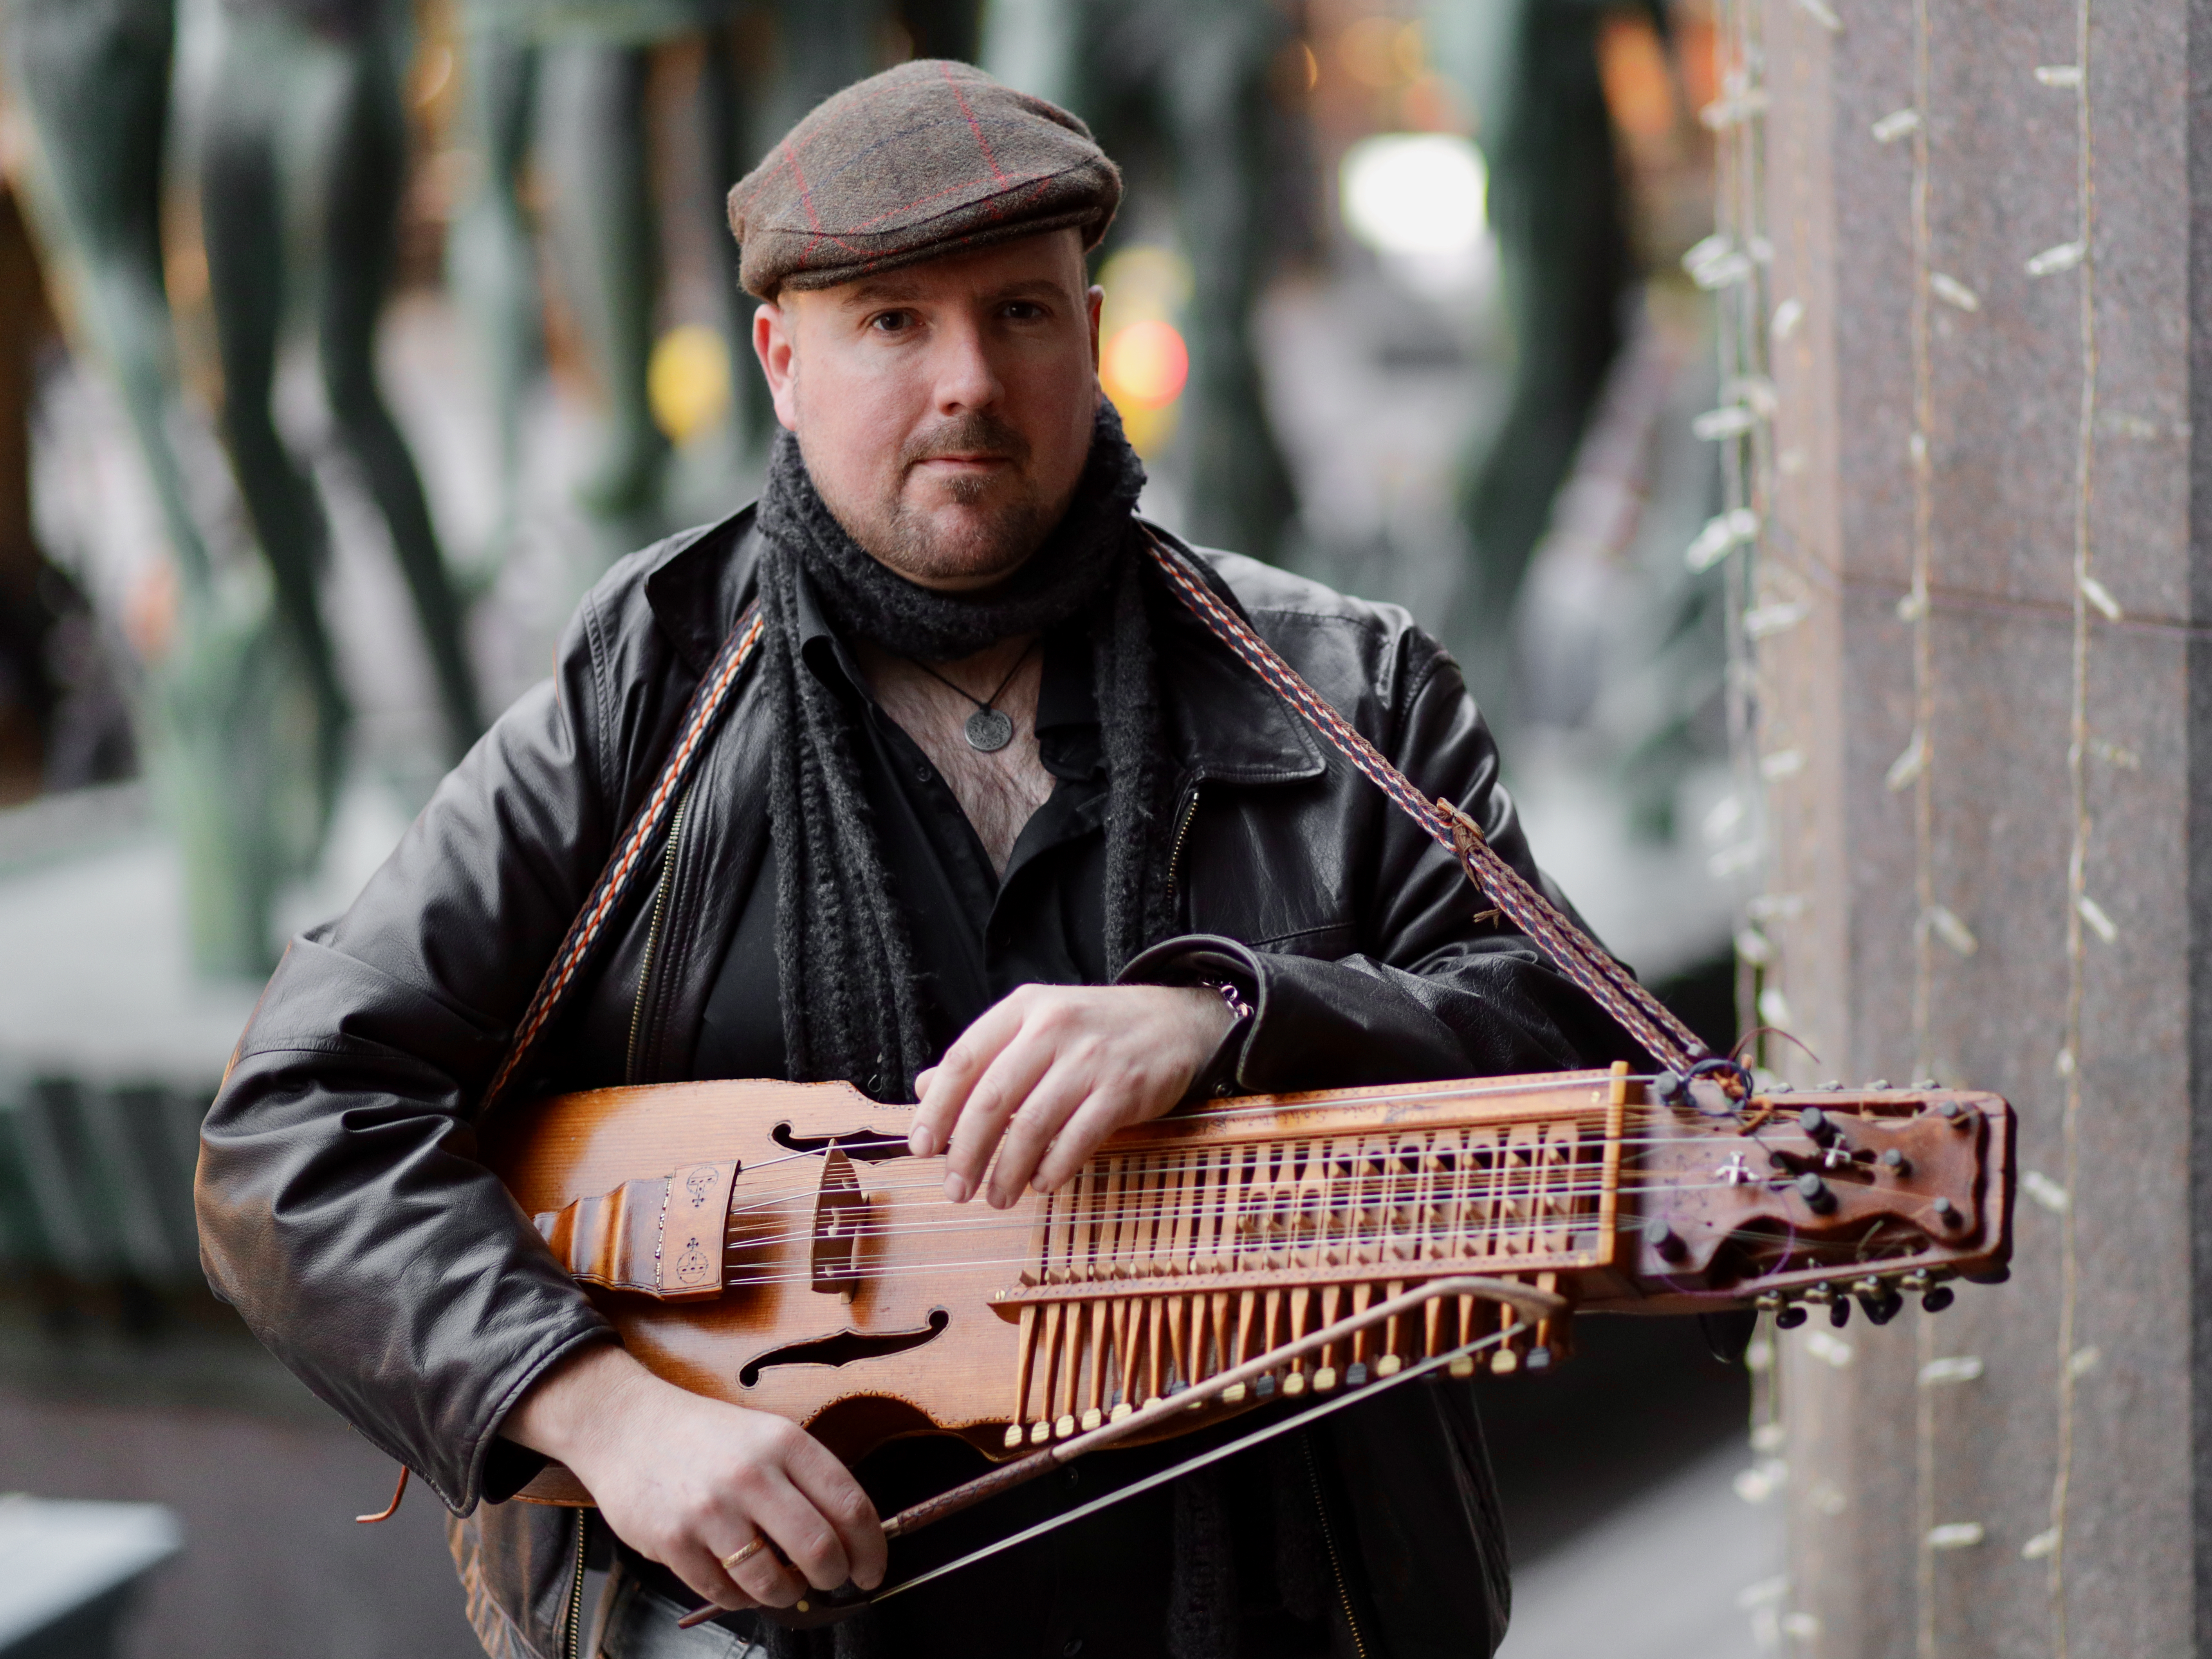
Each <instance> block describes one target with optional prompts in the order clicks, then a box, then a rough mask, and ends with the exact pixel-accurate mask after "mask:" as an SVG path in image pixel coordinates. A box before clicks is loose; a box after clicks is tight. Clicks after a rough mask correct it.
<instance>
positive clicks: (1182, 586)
mask: <svg viewBox="0 0 2212 1659" xmlns="http://www.w3.org/2000/svg"><path fill="white" fill-rule="evenodd" d="M1145 534H1146V542H1147V543H1148V544H1149V546H1150V548H1151V550H1152V559H1153V562H1155V563H1157V564H1158V566H1159V568H1160V571H1161V574H1164V575H1165V576H1166V578H1167V579H1168V586H1170V588H1171V589H1173V590H1174V592H1175V594H1176V598H1178V599H1181V600H1182V602H1183V604H1184V605H1188V607H1189V608H1190V609H1191V611H1193V612H1194V613H1195V614H1196V616H1197V617H1198V619H1199V620H1200V622H1202V623H1205V624H1206V627H1207V628H1209V629H1212V632H1213V635H1214V636H1215V637H1216V638H1217V639H1218V640H1219V641H1221V642H1222V643H1223V644H1224V645H1225V646H1227V647H1229V648H1230V649H1231V651H1233V652H1234V653H1237V657H1238V658H1240V659H1242V660H1243V663H1244V665H1246V666H1247V667H1249V669H1251V671H1253V672H1254V673H1255V674H1257V675H1258V676H1259V677H1260V678H1261V679H1262V680H1265V681H1266V682H1267V685H1268V688H1269V689H1270V690H1273V692H1274V694H1275V695H1276V696H1279V697H1280V698H1281V699H1282V700H1283V701H1284V702H1286V703H1288V704H1289V705H1290V706H1291V709H1292V710H1293V711H1294V712H1295V713H1296V714H1298V715H1299V716H1300V717H1301V718H1303V719H1304V720H1305V722H1306V724H1307V725H1309V726H1312V727H1313V729H1314V730H1315V731H1316V732H1319V733H1320V734H1321V735H1322V738H1324V739H1326V740H1327V741H1328V744H1329V745H1330V746H1331V747H1333V748H1334V749H1335V750H1337V752H1338V753H1340V754H1341V755H1342V756H1343V757H1345V759H1346V760H1348V761H1350V762H1351V763H1352V765H1353V766H1354V767H1356V768H1358V770H1359V772H1360V773H1361V775H1363V776H1364V777H1365V778H1367V780H1368V781H1370V782H1371V783H1373V784H1374V785H1375V787H1376V788H1378V789H1380V790H1381V791H1382V792H1383V793H1384V794H1385V795H1387V796H1389V798H1390V800H1391V802H1392V804H1394V805H1396V806H1397V807H1398V808H1399V809H1400V810H1401V811H1403V812H1404V813H1405V814H1406V816H1407V817H1410V818H1411V819H1413V822H1414V823H1417V824H1419V825H1420V827H1421V829H1422V830H1423V831H1424V832H1425V833H1426V834H1427V835H1429V836H1431V837H1433V838H1434V839H1435V840H1436V841H1437V842H1440V843H1442V844H1443V846H1444V847H1446V848H1449V849H1450V851H1451V852H1452V853H1453V854H1454V855H1455V856H1456V857H1457V858H1458V860H1459V861H1460V865H1461V866H1462V868H1463V869H1465V870H1466V872H1467V874H1468V880H1470V881H1472V882H1473V883H1474V884H1475V886H1476V887H1477V888H1478V889H1479V890H1481V891H1482V892H1483V893H1485V894H1487V895H1488V896H1489V898H1490V902H1492V904H1494V905H1496V906H1497V907H1498V909H1500V910H1502V911H1503V912H1504V914H1505V915H1506V917H1507V919H1508V920H1509V921H1511V922H1512V923H1513V925H1514V926H1515V927H1518V928H1519V929H1520V930H1521V931H1522V933H1526V934H1527V935H1528V937H1529V938H1530V939H1534V941H1535V942H1536V943H1537V945H1540V946H1541V948H1542V949H1543V951H1544V953H1545V955H1547V956H1548V957H1551V959H1552V960H1553V963H1556V964H1558V966H1559V971H1560V972H1561V973H1563V974H1565V975H1566V976H1567V977H1568V978H1569V979H1571V980H1572V981H1574V982H1575V983H1576V984H1577V986H1579V987H1581V988H1582V989H1583V991H1584V992H1585V993H1587V994H1589V997H1590V999H1591V1000H1593V1001H1595V1003H1596V1004H1597V1005H1598V1006H1599V1007H1601V1008H1602V1009H1604V1010H1605V1011H1606V1012H1607V1013H1608V1014H1610V1015H1612V1016H1613V1018H1614V1019H1615V1020H1616V1021H1618V1022H1619V1024H1620V1027H1621V1029H1622V1030H1625V1031H1626V1032H1627V1033H1628V1034H1629V1035H1630V1036H1632V1037H1634V1038H1635V1039H1636V1040H1637V1042H1639V1043H1641V1044H1642V1045H1643V1046H1644V1051H1645V1052H1646V1053H1647V1054H1651V1055H1652V1056H1653V1057H1654V1058H1656V1059H1657V1060H1661V1061H1662V1062H1663V1063H1665V1064H1666V1065H1668V1066H1673V1067H1674V1069H1675V1070H1676V1071H1677V1072H1680V1073H1689V1072H1690V1070H1691V1069H1692V1066H1695V1065H1696V1064H1697V1063H1698V1062H1699V1061H1700V1060H1705V1059H1707V1058H1708V1053H1707V1050H1706V1048H1705V1044H1704V1043H1702V1042H1699V1041H1698V1039H1697V1037H1696V1036H1694V1035H1693V1034H1692V1032H1691V1030H1690V1029H1689V1027H1687V1026H1686V1025H1685V1024H1682V1022H1681V1021H1680V1020H1679V1019H1677V1018H1675V1017H1674V1013H1673V1012H1671V1011H1670V1010H1669V1009H1668V1007H1667V1006H1665V1005H1664V1004H1663V1003H1662V1002H1661V1001H1660V1000H1658V998H1656V997H1655V996H1653V995H1652V994H1651V993H1650V992H1649V991H1647V990H1645V989H1644V987H1643V986H1642V985H1640V984H1638V982H1637V979H1636V975H1633V974H1632V973H1630V972H1629V971H1628V969H1626V968H1624V967H1623V966H1621V964H1620V963H1619V962H1618V961H1617V960H1615V959H1614V957H1613V955H1612V953H1611V952H1610V951H1607V950H1606V948H1605V947H1604V946H1603V945H1600V944H1599V943H1598V942H1597V941H1596V940H1595V939H1592V938H1591V937H1590V936H1589V934H1588V933H1584V932H1583V930H1582V929H1581V928H1579V927H1576V926H1575V924H1574V923H1573V922H1571V921H1569V920H1568V919H1567V918H1566V917H1565V916H1564V915H1560V914H1559V909H1558V908H1557V907H1556V906H1554V905H1553V903H1552V902H1551V901H1550V900H1549V899H1547V898H1546V897H1545V896H1543V894H1541V892H1539V891H1537V890H1536V889H1535V888H1534V887H1532V886H1531V885H1529V884H1528V882H1527V881H1525V880H1523V879H1522V876H1521V872H1519V871H1517V870H1516V869H1515V868H1514V867H1513V866H1511V865H1510V864H1508V863H1507V862H1506V861H1505V860H1504V859H1503V858H1501V857H1499V856H1498V851H1497V849H1496V848H1493V847H1492V846H1491V844H1490V842H1488V841H1487V840H1486V838H1485V837H1484V836H1483V833H1482V829H1481V826H1480V825H1479V824H1477V823H1475V821H1474V819H1473V818H1470V817H1468V815H1467V814H1466V813H1464V812H1462V811H1460V809H1459V808H1458V806H1456V805H1455V804H1453V803H1452V802H1450V801H1449V800H1436V801H1431V800H1430V799H1428V798H1427V797H1426V796H1425V795H1423V794H1422V793H1421V792H1420V791H1419V789H1416V788H1415V787H1413V783H1412V781H1410V780H1408V779H1407V776H1406V775H1405V774H1404V773H1402V772H1401V771H1400V770H1399V769H1397V768H1396V767H1395V766H1393V765H1391V764H1390V763H1389V761H1387V760H1385V759H1383V756H1382V754H1381V752H1380V751H1379V750H1376V747H1375V745H1374V744H1371V743H1370V742H1368V741H1367V739H1366V738H1364V737H1362V736H1360V734H1359V733H1358V732H1357V731H1356V730H1354V729H1353V727H1352V723H1351V722H1350V721H1348V720H1346V719H1345V718H1344V716H1343V715H1341V714H1338V713H1337V712H1336V710H1335V709H1334V708H1331V707H1330V706H1329V705H1328V702H1326V701H1324V700H1323V699H1322V697H1321V696H1320V695H1319V694H1318V693H1316V691H1315V690H1314V689H1313V688H1312V687H1311V686H1310V685H1308V684H1306V683H1305V681H1304V680H1303V679H1302V678H1299V676H1298V673H1297V670H1295V669H1293V668H1292V667H1291V665H1289V664H1288V663H1286V662H1285V661H1284V660H1283V659H1282V658H1280V657H1279V656H1278V655H1276V654H1275V652H1274V649H1273V647H1271V646H1269V645H1268V643H1267V641H1265V640H1263V639H1261V637H1260V636H1259V635H1257V634H1255V633H1254V632H1253V631H1252V629H1251V627H1250V625H1249V623H1246V622H1245V620H1244V619H1243V617H1240V616H1238V615H1237V613H1236V612H1235V611H1232V610H1231V609H1230V608H1229V607H1228V606H1227V605H1224V604H1223V603H1222V602H1221V599H1220V598H1219V596H1218V595H1217V594H1216V593H1215V592H1214V591H1213V590H1212V587H1210V586H1207V584H1206V579H1205V578H1204V577H1203V576H1201V575H1200V574H1199V573H1198V572H1197V571H1196V570H1194V568H1192V566H1191V563H1190V561H1189V560H1188V558H1187V557H1186V556H1184V555H1183V554H1182V553H1181V552H1179V551H1178V550H1176V549H1175V548H1173V547H1170V545H1169V544H1167V543H1166V542H1164V541H1163V540H1162V539H1161V538H1159V537H1158V536H1156V535H1154V534H1153V533H1152V532H1151V531H1150V530H1149V529H1147V530H1146V532H1145Z"/></svg>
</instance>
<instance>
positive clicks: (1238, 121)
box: [984, 0, 1297, 559]
mask: <svg viewBox="0 0 2212 1659" xmlns="http://www.w3.org/2000/svg"><path fill="white" fill-rule="evenodd" d="M985 30H986V33H985V46H984V54H985V64H984V67H985V68H987V69H988V70H991V72H992V73H993V74H994V75H996V76H999V77H1000V79H1001V80H1004V81H1006V82H1008V83H1009V84H1010V85H1013V86H1018V87H1019V88H1022V89H1023V90H1024V91H1025V92H1033V93H1036V94H1038V95H1039V96H1041V97H1045V98H1049V99H1051V100H1054V102H1055V103H1059V104H1061V105H1063V106H1066V107H1067V108H1069V109H1073V111H1074V112H1076V113H1077V114H1079V115H1080V116H1082V117H1083V118H1084V119H1085V121H1086V122H1088V123H1089V124H1090V125H1091V129H1092V131H1095V132H1096V133H1097V136H1098V140H1099V143H1101V144H1103V146H1104V147H1105V149H1106V150H1107V152H1108V153H1109V155H1116V156H1121V157H1124V158H1133V159H1134V161H1135V162H1136V165H1137V166H1138V167H1142V168H1145V169H1146V170H1147V171H1152V170H1157V171H1158V173H1160V174H1161V175H1162V176H1163V177H1164V178H1165V179H1167V180H1168V181H1169V183H1170V186H1171V188H1172V190H1173V191H1174V196H1175V210H1176V225H1177V240H1178V241H1179V242H1180V243H1181V245H1182V252H1183V255H1184V257H1185V258H1188V260H1189V262H1190V269H1191V299H1190V304H1189V307H1188V311H1187V313H1186V314H1185V328H1184V335H1185V338H1186V340H1187V342H1188V345H1189V348H1190V379H1189V381H1188V386H1187V387H1186V389H1185V391H1184V392H1183V403H1182V420H1181V422H1180V423H1179V428H1180V430H1182V432H1185V433H1187V434H1188V439H1187V442H1188V460H1189V466H1190V475H1189V500H1188V510H1187V515H1188V522H1187V524H1186V526H1184V527H1185V528H1187V529H1188V532H1189V533H1190V534H1191V535H1193V536H1194V537H1195V538H1197V539H1199V540H1200V541H1202V542H1206V543H1210V544H1213V545H1215V546H1219V547H1232V548H1235V549H1237V550H1238V551H1239V552H1243V553H1249V554H1252V555H1254V556H1256V557H1259V558H1263V559H1265V558H1273V557H1275V556H1277V555H1278V554H1279V553H1280V552H1281V551H1282V550H1283V542H1284V532H1285V529H1286V527H1287V526H1288V525H1289V523H1290V520H1291V517H1292V516H1293V514H1294V513H1295V512H1296V510H1297V499H1296V496H1295V495H1294V494H1293V492H1292V489H1291V477H1290V471H1289V468H1288V467H1287V466H1286V465H1285V463H1284V460H1283V456H1282V452H1281V450H1280V449H1279V447H1277V445H1276V442H1275V437H1274V432H1273V428H1272V427H1271V425H1270V424H1269V422H1268V419H1267V408H1266V403H1265V398H1264V393H1263V387H1262V386H1261V378H1260V368H1259V362H1258V360H1257V358H1256V357H1255V355H1254V352H1253V349H1252V341H1251V334H1252V321H1253V313H1254V311H1255V308H1256V307H1257V305H1258V302H1259V299H1260V289H1261V283H1262V281H1263V280H1264V279H1265V277H1266V275H1267V270H1266V266H1267V254H1268V252H1269V250H1270V247H1271V246H1272V238H1271V236H1270V234H1269V227H1268V224H1267V203H1268V199H1269V190H1268V182H1269V171H1270V164H1271V161H1272V159H1273V157H1272V155H1271V142H1270V141H1271V136H1272V132H1273V117H1272V110H1271V105H1270V94H1269V90H1268V82H1269V75H1270V71H1271V70H1272V69H1273V65H1274V64H1275V62H1276V58H1277V54H1278V53H1279V52H1280V51H1281V50H1282V48H1283V46H1284V45H1285V42H1286V41H1287V40H1289V38H1290V30H1289V26H1288V22H1287V21H1286V19H1285V15H1284V12H1283V9H1281V8H1280V7H1279V6H1277V5H1275V4H1273V3H1272V0H993V3H992V5H991V7H990V8H989V9H988V11H987V15H986V24H985ZM1126 217H1127V215H1126V214H1125V218H1126Z"/></svg>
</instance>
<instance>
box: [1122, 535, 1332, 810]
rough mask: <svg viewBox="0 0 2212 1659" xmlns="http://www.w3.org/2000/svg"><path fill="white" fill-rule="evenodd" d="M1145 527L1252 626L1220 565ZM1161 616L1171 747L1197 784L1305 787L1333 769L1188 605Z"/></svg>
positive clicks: (1171, 602)
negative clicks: (1216, 781) (1213, 780)
mask: <svg viewBox="0 0 2212 1659" xmlns="http://www.w3.org/2000/svg"><path fill="white" fill-rule="evenodd" d="M1139 523H1141V524H1143V525H1144V526H1145V528H1146V530H1148V531H1150V532H1152V534H1154V535H1156V536H1158V538H1160V539H1161V540H1162V541H1164V542H1165V543H1167V544H1169V545H1170V547H1172V548H1174V549H1175V550H1176V551H1177V552H1179V553H1181V554H1182V556H1184V557H1185V558H1186V559H1188V561H1189V562H1190V564H1191V567H1192V568H1194V569H1195V570H1196V571H1197V572H1198V573H1199V574H1200V576H1201V577H1202V578H1203V579H1204V580H1205V582H1206V586H1208V587H1210V588H1212V590H1213V592H1214V594H1215V596H1216V597H1218V599H1220V600H1221V602H1222V603H1223V604H1224V605H1227V606H1228V607H1229V608H1230V609H1231V611H1235V612H1236V613H1237V615H1238V616H1240V617H1244V619H1245V620H1246V621H1247V622H1249V621H1250V620H1251V618H1250V617H1249V616H1248V615H1247V614H1246V612H1245V610H1244V607H1243V605H1242V604H1240V603H1239V602H1238V600H1237V595H1236V593H1235V592H1234V591H1232V590H1231V587H1230V586H1229V584H1228V583H1227V582H1226V581H1225V580H1223V579H1222V576H1221V573H1220V572H1219V571H1218V570H1216V569H1215V568H1213V563H1212V561H1211V560H1210V559H1208V558H1207V557H1206V556H1205V555H1204V554H1203V553H1200V552H1197V551H1196V550H1194V549H1193V548H1192V547H1191V546H1190V545H1189V544H1188V543H1187V542H1185V541H1183V540H1182V539H1181V538H1179V537H1176V536H1171V535H1170V534H1169V533H1168V532H1166V531H1164V530H1162V529H1161V528H1160V527H1159V526H1157V525H1155V524H1152V523H1151V522H1150V521H1149V520H1139ZM1153 616H1154V617H1155V618H1156V619H1157V621H1158V635H1157V636H1156V639H1157V647H1156V649H1157V654H1158V660H1159V669H1160V688H1161V690H1162V692H1163V694H1164V700H1165V702H1166V703H1167V718H1168V733H1169V741H1170V743H1171V744H1173V745H1174V746H1175V749H1176V755H1177V757H1178V758H1179V759H1180V760H1181V761H1182V764H1183V765H1184V767H1185V768H1186V769H1188V771H1189V773H1190V775H1192V776H1193V777H1194V778H1218V779H1220V780H1221V781H1224V782H1226V783H1245V784H1255V783H1303V782H1306V781H1309V780H1310V779H1314V778H1317V777H1319V776H1321V775H1322V773H1323V772H1324V771H1325V770H1327V766H1326V763H1324V761H1323V759H1322V750H1321V744H1320V742H1319V740H1318V739H1316V738H1315V736H1314V734H1313V732H1311V731H1310V730H1309V729H1308V727H1307V726H1306V723H1305V722H1304V720H1301V719H1300V718H1299V717H1298V716H1297V714H1293V713H1291V710H1290V709H1289V708H1287V707H1285V704H1284V702H1283V700H1282V699H1281V698H1280V697H1279V696H1276V695H1275V694H1274V692H1273V690H1270V689H1269V688H1268V686H1267V682H1266V681H1264V680H1262V679H1261V678H1260V677H1259V676H1258V675H1257V674H1255V673H1254V672H1253V671H1252V670H1251V669H1250V668H1249V667H1247V666H1246V665H1244V663H1243V662H1242V661H1240V660H1239V659H1237V657H1236V656H1235V655H1233V654H1232V653H1231V651H1230V649H1229V647H1227V646H1225V645H1224V644H1223V643H1222V642H1221V641H1219V640H1218V639H1217V638H1215V637H1214V635H1213V630H1212V629H1210V628H1208V627H1207V626H1206V624H1205V623H1204V622H1202V621H1200V619H1199V617H1197V616H1196V615H1195V614H1194V612H1193V611H1191V610H1190V609H1189V607H1188V606H1187V605H1184V604H1183V603H1182V601H1181V600H1179V599H1174V598H1173V597H1172V596H1167V597H1166V598H1165V599H1164V602H1158V603H1156V605H1155V606H1154V610H1153Z"/></svg>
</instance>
